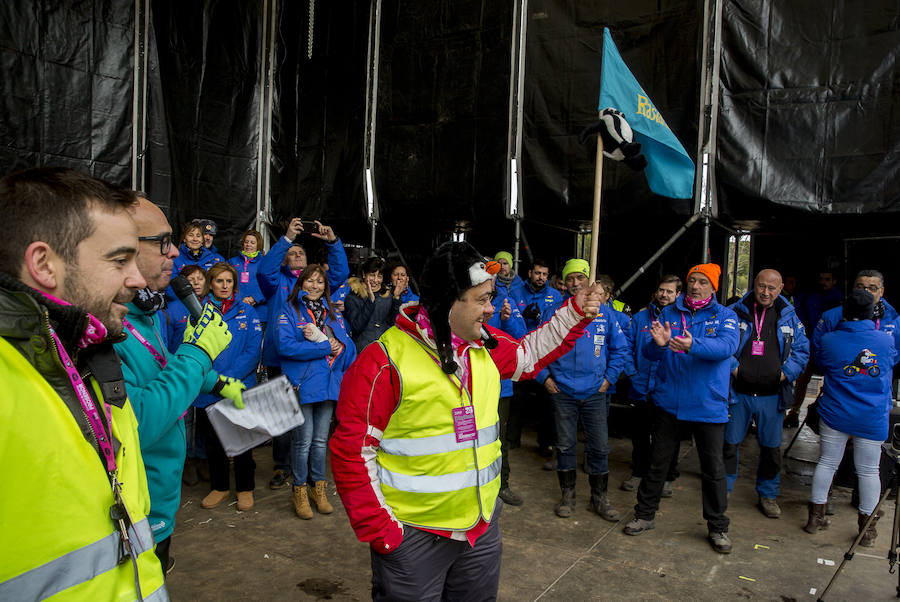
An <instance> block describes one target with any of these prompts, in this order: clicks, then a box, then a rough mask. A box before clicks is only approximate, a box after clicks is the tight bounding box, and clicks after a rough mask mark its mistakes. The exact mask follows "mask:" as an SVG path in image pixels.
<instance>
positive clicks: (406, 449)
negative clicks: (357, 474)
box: [381, 422, 500, 456]
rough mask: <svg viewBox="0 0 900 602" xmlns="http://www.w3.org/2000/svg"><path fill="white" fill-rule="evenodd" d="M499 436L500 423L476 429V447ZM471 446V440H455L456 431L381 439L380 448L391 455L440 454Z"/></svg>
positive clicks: (489, 442)
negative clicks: (416, 436) (426, 435)
mask: <svg viewBox="0 0 900 602" xmlns="http://www.w3.org/2000/svg"><path fill="white" fill-rule="evenodd" d="M498 437H500V423H499V422H498V423H495V424H493V425H492V426H488V427H485V428H483V429H478V444H477V445H476V447H483V446H485V445H489V444H491V443H493V442H494V441H496V440H497V438H498ZM470 447H472V443H471V441H464V442H463V443H457V442H456V433H448V434H446V435H434V436H433V437H421V438H419V439H382V440H381V449H382V450H383V451H384V452H385V453H388V454H391V455H393V456H427V455H429V454H442V453H446V452H451V451H456V450H458V449H468V448H470Z"/></svg>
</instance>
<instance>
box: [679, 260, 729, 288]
mask: <svg viewBox="0 0 900 602" xmlns="http://www.w3.org/2000/svg"><path fill="white" fill-rule="evenodd" d="M695 272H700V273H701V274H703V275H704V276H706V277H707V278H709V281H710V282H712V285H713V290H716V291H717V290H719V276H721V275H722V268H720V267H719V266H718V265H716V264H715V263H701V264H698V265H695V266H694V267H692V268H691V269H690V270H688V273H687V275H688V278H690V277H691V274H693V273H695Z"/></svg>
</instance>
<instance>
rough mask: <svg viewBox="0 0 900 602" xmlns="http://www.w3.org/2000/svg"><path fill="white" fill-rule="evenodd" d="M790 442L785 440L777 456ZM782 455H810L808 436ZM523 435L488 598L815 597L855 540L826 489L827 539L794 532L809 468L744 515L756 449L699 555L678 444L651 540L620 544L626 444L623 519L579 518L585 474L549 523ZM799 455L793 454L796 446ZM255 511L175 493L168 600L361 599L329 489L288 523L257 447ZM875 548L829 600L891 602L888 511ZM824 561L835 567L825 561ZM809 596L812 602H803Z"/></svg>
mask: <svg viewBox="0 0 900 602" xmlns="http://www.w3.org/2000/svg"><path fill="white" fill-rule="evenodd" d="M792 434H793V433H792V431H787V432H786V433H785V439H786V441H785V444H787V442H788V441H789V440H790V435H792ZM804 439H805V440H806V442H805V443H803V444H798V445H799V446H800V447H795V450H793V451H792V452H791V455H792V456H794V455H795V454H796V453H798V452H799V453H800V455H803V456H808V457H811V458H812V460H813V462H814V461H815V458H816V456H817V452H816V451H815V450H814V449H813V448H811V447H810V446H815V445H816V442H815V439H814V437H804ZM534 443H535V442H534V439H533V434H531V433H529V432H526V433H525V435H524V440H523V446H522V447H521V448H519V449H516V450H513V451H512V452H511V457H510V461H511V465H512V477H511V485H512V487H513V488H514V489H515V490H516V491H517V492H518V493H519V494H520V495H522V496H523V497H524V498H525V500H526V502H525V505H524V506H521V507H519V508H514V507H510V506H506V507H505V508H504V509H503V515H502V519H501V523H500V524H501V527H502V530H503V539H504V554H503V566H502V573H501V579H500V599H501V600H537V599H541V600H548V601H550V600H562V601H566V602H572V601H574V600H593V599H596V600H620V599H628V600H633V599H639V600H670V599H675V600H692V599H696V600H721V599H733V598H748V599H764V600H783V601H787V600H815V599H816V597H817V596H818V595H821V593H822V591H823V590H824V588H825V585H826V584H827V583H828V580H829V579H830V578H831V576H832V574H833V573H834V571H835V568H836V566H837V565H838V564H840V561H841V558H842V556H843V554H844V552H845V551H846V550H847V549H848V548H849V547H850V544H851V543H852V541H853V538H854V536H855V535H856V511H855V510H854V509H853V508H852V507H851V506H850V504H849V500H850V492H849V490H843V489H837V490H836V492H837V493H836V496H837V498H836V499H837V515H836V516H834V517H832V519H833V524H832V526H831V528H830V529H829V530H827V531H825V532H822V533H820V534H817V535H808V534H807V533H805V532H804V531H803V530H802V525H804V524H805V521H806V502H807V500H808V496H809V485H808V483H809V477H808V476H804V475H802V474H800V475H796V474H793V473H794V472H797V470H795V469H797V468H800V469H801V470H799V472H803V469H804V466H805V469H806V472H807V473H808V472H809V470H808V469H809V465H808V464H805V463H803V462H796V461H790V462H789V463H788V466H787V469H788V471H789V472H788V474H785V475H783V476H782V495H781V497H780V499H779V501H780V503H781V507H782V509H783V516H782V517H781V518H780V519H777V520H772V519H768V518H766V517H764V516H763V515H762V514H760V512H759V511H758V510H757V509H756V493H755V491H754V489H753V482H754V477H753V474H755V462H756V453H755V450H754V447H755V445H756V442H755V440H754V439H749V440H748V441H747V442H745V444H744V447H743V449H742V451H741V468H740V471H741V478H740V479H739V480H738V483H737V486H736V488H735V490H734V492H733V493H732V495H731V499H730V504H729V505H730V507H729V510H728V514H729V516H730V517H731V530H730V535H731V538H732V541H733V543H734V552H733V553H732V554H730V555H727V556H726V555H719V554H717V553H715V552H714V551H713V550H712V548H711V547H710V546H709V544H708V543H707V541H706V539H705V537H706V525H705V523H704V521H703V520H702V518H701V508H700V479H699V469H698V466H699V465H698V461H697V458H696V453H695V452H694V450H693V448H691V447H690V444H689V443H687V442H686V443H685V444H684V445H683V446H682V461H681V464H680V470H681V477H680V478H679V479H678V480H677V481H676V483H675V496H674V497H673V498H671V499H668V500H663V501H662V506H661V511H660V512H659V514H658V515H657V521H656V525H657V526H656V529H655V530H654V531H651V532H649V533H646V534H644V535H641V536H638V537H629V536H626V535H624V534H623V533H622V526H623V525H624V524H625V522H627V520H629V519H630V516H631V510H632V506H633V505H634V501H635V498H634V494H633V493H626V492H624V491H620V490H619V489H618V488H617V487H618V484H619V482H620V481H621V480H622V479H623V478H625V477H627V476H628V472H629V471H628V462H629V460H630V454H631V444H630V442H629V441H628V440H627V439H613V440H611V442H610V443H611V447H612V452H611V455H610V470H611V479H610V483H611V489H612V483H615V487H616V488H615V489H613V490H612V491H611V492H610V497H611V501H612V502H613V503H614V504H615V506H616V507H617V508H618V509H619V510H620V511H622V514H623V519H622V521H620V522H619V523H610V522H607V521H604V520H602V519H601V518H600V517H599V516H597V515H595V514H594V515H591V514H589V513H588V511H587V509H586V505H587V498H588V495H589V487H588V483H587V475H585V474H584V473H581V472H579V475H578V478H579V480H578V491H577V495H578V498H577V503H578V507H577V510H576V512H575V513H574V515H573V516H572V517H571V518H569V519H560V518H557V517H556V516H555V515H554V513H553V507H554V504H555V503H556V502H557V501H558V497H559V492H558V486H557V481H556V475H555V474H554V473H553V472H545V471H543V470H542V469H541V465H542V464H543V463H544V459H543V458H540V457H539V456H538V455H537V454H536V453H535V452H534V449H535V445H534ZM804 446H805V447H804ZM255 458H256V461H257V463H258V468H257V483H258V486H257V489H256V506H255V507H254V508H253V510H251V511H249V512H238V511H237V510H236V507H235V505H234V503H233V502H234V499H233V498H232V500H231V502H232V504H231V505H230V506H226V505H224V504H223V505H222V506H221V507H219V508H216V509H213V510H204V509H202V508H200V500H201V499H202V498H203V496H204V495H206V493H207V491H208V487H207V485H206V484H205V483H201V484H200V485H197V486H194V487H185V488H184V490H183V492H182V507H181V510H180V511H179V514H178V517H177V526H176V529H175V533H174V535H173V537H172V548H171V550H172V555H173V556H175V558H176V566H175V569H174V571H173V572H172V573H171V574H170V575H169V580H168V585H169V591H170V594H171V596H172V598H173V599H174V600H188V599H195V600H274V599H282V600H283V599H288V600H314V599H315V600H367V599H370V597H371V596H370V589H369V586H370V578H371V573H370V567H369V551H368V547H367V546H366V545H364V544H361V543H359V542H358V541H357V540H356V537H355V536H354V534H353V531H352V530H351V528H350V526H349V523H348V521H347V518H346V515H345V514H344V512H343V508H342V507H341V504H340V498H339V497H338V496H337V494H336V492H335V490H334V486H333V485H331V486H330V487H329V491H330V495H331V496H332V500H333V504H334V505H335V507H336V510H335V513H334V514H331V515H328V516H325V515H316V516H315V517H314V518H313V519H312V520H309V521H302V520H300V519H298V518H296V516H295V515H294V512H293V509H292V507H291V501H290V500H291V496H290V490H289V489H284V490H281V491H271V490H269V489H268V488H267V487H266V486H265V485H266V483H267V482H268V479H269V476H270V474H271V453H270V448H268V447H263V448H260V449H257V450H256V452H255ZM885 510H886V515H885V517H884V518H883V519H882V521H881V523H880V525H879V537H878V541H877V542H876V545H875V547H874V548H860V550H862V551H858V552H857V554H856V555H855V557H854V559H853V560H852V561H851V562H849V563H848V564H847V565H846V566H845V568H844V571H843V573H842V574H841V576H840V577H839V579H838V581H837V583H836V585H835V587H834V588H833V589H832V591H831V592H829V597H828V599H829V600H889V599H894V598H895V592H896V590H895V588H896V585H897V575H896V574H895V575H891V574H889V573H888V562H887V560H886V555H887V551H888V547H889V541H890V535H891V533H890V527H891V521H892V520H893V515H894V503H893V502H886V503H885ZM831 562H834V563H835V564H834V566H830V565H828V564H826V563H831ZM812 589H815V590H816V592H815V594H814V595H813V594H812V593H811V591H812Z"/></svg>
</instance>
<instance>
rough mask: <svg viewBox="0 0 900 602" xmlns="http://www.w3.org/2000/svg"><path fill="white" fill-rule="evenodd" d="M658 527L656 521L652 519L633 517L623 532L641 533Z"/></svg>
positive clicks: (627, 533) (629, 533)
mask: <svg viewBox="0 0 900 602" xmlns="http://www.w3.org/2000/svg"><path fill="white" fill-rule="evenodd" d="M654 527H656V523H655V522H653V521H652V520H647V519H644V518H633V519H631V521H630V522H629V523H628V524H627V525H625V528H624V529H622V532H623V533H625V535H640V534H641V533H644V532H645V531H649V530H650V529H653V528H654Z"/></svg>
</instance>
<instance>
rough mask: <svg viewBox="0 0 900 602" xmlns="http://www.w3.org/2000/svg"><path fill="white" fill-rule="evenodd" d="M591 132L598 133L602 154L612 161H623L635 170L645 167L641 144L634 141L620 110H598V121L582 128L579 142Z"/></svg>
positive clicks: (584, 140)
mask: <svg viewBox="0 0 900 602" xmlns="http://www.w3.org/2000/svg"><path fill="white" fill-rule="evenodd" d="M591 134H599V135H600V139H601V140H603V154H604V155H606V156H607V157H609V158H610V159H612V160H613V161H624V162H625V165H627V166H628V167H630V168H631V169H634V170H637V171H640V170H642V169H644V168H645V167H647V159H646V157H644V155H642V154H641V145H640V143H638V142H635V141H634V132H633V131H632V129H631V126H630V125H628V122H627V121H625V115H624V114H622V112H621V111H618V110H616V109H611V108H606V109H603V110H602V111H600V121H598V122H597V123H592V124H591V125H589V126H587V127H586V128H584V130H582V132H581V136H580V140H581V143H582V144H584V143H585V142H587V139H588V138H589V137H590V136H591Z"/></svg>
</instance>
